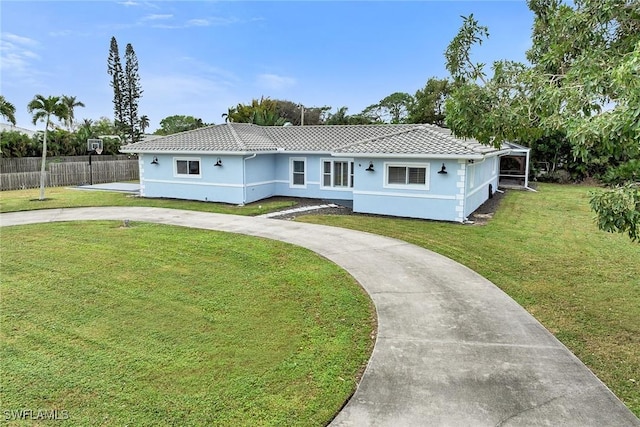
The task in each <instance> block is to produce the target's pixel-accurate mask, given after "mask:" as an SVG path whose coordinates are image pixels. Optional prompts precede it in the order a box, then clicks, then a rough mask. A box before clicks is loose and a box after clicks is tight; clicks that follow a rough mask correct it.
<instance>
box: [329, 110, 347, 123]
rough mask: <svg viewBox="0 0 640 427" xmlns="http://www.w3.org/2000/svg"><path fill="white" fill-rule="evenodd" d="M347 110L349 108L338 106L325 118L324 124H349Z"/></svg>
mask: <svg viewBox="0 0 640 427" xmlns="http://www.w3.org/2000/svg"><path fill="white" fill-rule="evenodd" d="M348 110H349V109H348V108H347V107H340V108H338V110H337V111H336V112H335V113H333V114H329V117H328V118H327V120H326V122H325V124H327V125H348V124H349V115H348V114H347V111H348Z"/></svg>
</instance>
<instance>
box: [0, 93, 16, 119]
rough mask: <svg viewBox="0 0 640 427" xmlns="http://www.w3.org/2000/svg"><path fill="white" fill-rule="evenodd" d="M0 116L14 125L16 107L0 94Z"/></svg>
mask: <svg viewBox="0 0 640 427" xmlns="http://www.w3.org/2000/svg"><path fill="white" fill-rule="evenodd" d="M0 116H2V117H4V118H5V119H7V121H8V122H9V123H11V124H12V125H14V126H15V125H16V107H15V106H14V105H13V104H12V103H10V102H9V101H7V100H6V99H4V96H2V95H0Z"/></svg>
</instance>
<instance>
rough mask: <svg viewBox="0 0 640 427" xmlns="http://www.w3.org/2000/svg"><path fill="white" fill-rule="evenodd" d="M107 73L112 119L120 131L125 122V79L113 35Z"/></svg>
mask: <svg viewBox="0 0 640 427" xmlns="http://www.w3.org/2000/svg"><path fill="white" fill-rule="evenodd" d="M107 73H108V74H109V75H110V76H111V81H110V82H109V85H110V86H111V87H112V88H113V113H114V117H113V121H114V124H115V126H116V129H117V130H118V132H119V133H120V132H122V131H123V127H124V123H125V104H124V90H125V81H124V76H123V73H122V63H121V62H120V52H119V51H118V42H117V40H116V38H115V37H111V46H110V48H109V59H108V61H107Z"/></svg>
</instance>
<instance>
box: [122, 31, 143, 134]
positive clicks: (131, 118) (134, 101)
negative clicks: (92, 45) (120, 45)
mask: <svg viewBox="0 0 640 427" xmlns="http://www.w3.org/2000/svg"><path fill="white" fill-rule="evenodd" d="M124 60H125V71H124V82H125V90H124V96H123V101H124V122H125V124H126V133H127V139H128V140H129V142H137V141H138V140H139V139H140V135H141V133H142V132H141V131H140V120H139V119H138V102H139V100H140V97H141V96H142V87H141V86H140V75H139V74H138V57H137V56H136V53H135V51H134V50H133V46H132V45H131V43H128V44H127V47H126V49H125V54H124Z"/></svg>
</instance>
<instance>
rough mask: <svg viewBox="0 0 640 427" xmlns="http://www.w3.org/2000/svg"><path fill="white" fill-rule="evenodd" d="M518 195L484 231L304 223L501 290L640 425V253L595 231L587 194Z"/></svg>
mask: <svg viewBox="0 0 640 427" xmlns="http://www.w3.org/2000/svg"><path fill="white" fill-rule="evenodd" d="M539 190H540V191H539V192H538V193H533V192H522V191H511V192H509V193H508V194H507V195H506V196H505V198H504V200H503V201H502V203H501V206H500V208H499V210H498V212H497V213H496V215H495V216H494V218H493V219H492V220H491V221H490V222H489V223H488V225H485V226H477V225H476V226H472V225H459V224H450V223H442V222H433V221H421V220H411V219H397V218H383V217H375V216H366V215H353V216H339V215H336V216H327V215H324V216H321V215H309V216H302V217H299V218H298V220H299V221H303V222H312V223H317V224H326V225H332V226H336V227H345V228H352V229H356V230H363V231H368V232H372V233H376V234H381V235H385V236H390V237H395V238H398V239H401V240H405V241H407V242H410V243H414V244H416V245H418V246H422V247H424V248H427V249H430V250H433V251H435V252H438V253H441V254H443V255H445V256H447V257H449V258H451V259H454V260H456V261H458V262H460V263H462V264H464V265H466V266H468V267H470V268H471V269H473V270H475V271H477V272H478V273H480V274H481V275H483V276H484V277H486V278H488V279H489V280H491V281H492V282H493V283H495V284H496V285H498V286H499V287H500V288H501V289H503V290H504V291H505V292H506V293H508V294H509V295H510V296H511V297H513V298H514V299H515V300H516V301H517V302H518V303H520V304H521V305H522V306H523V307H524V308H526V309H527V310H528V311H529V312H530V313H532V314H533V315H534V316H535V317H536V318H537V319H538V320H539V321H540V322H541V323H542V324H543V325H544V326H545V327H546V328H547V329H549V330H550V331H551V332H552V333H553V334H554V335H555V336H556V337H557V338H558V339H560V341H562V342H563V343H564V344H565V345H566V346H567V347H568V348H569V349H570V350H571V351H572V352H573V353H575V354H576V355H577V356H578V357H579V358H580V359H581V360H582V361H583V362H584V363H585V364H586V365H587V366H589V368H591V370H593V371H594V372H595V373H596V375H597V376H598V377H599V378H600V379H601V380H602V381H603V382H604V383H605V384H607V386H608V387H609V388H611V389H612V390H613V392H614V393H615V394H616V395H617V396H618V397H619V398H620V399H622V400H623V401H624V403H625V404H626V405H627V406H628V407H629V408H630V409H631V410H632V411H633V412H634V413H635V414H636V415H638V416H640V245H639V244H637V243H632V242H631V241H630V240H629V239H628V238H627V237H626V235H618V234H609V233H605V232H601V231H598V229H597V227H596V225H595V224H594V221H593V217H594V214H593V212H591V211H590V209H589V204H588V200H589V192H590V191H591V190H593V188H591V187H586V186H560V185H540V187H539Z"/></svg>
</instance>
